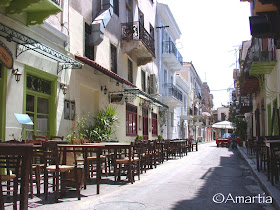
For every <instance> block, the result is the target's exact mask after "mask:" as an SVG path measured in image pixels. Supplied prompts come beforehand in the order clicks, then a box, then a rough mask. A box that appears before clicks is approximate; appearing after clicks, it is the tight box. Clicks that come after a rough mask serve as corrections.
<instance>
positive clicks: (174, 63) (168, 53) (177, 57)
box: [162, 41, 183, 71]
mask: <svg viewBox="0 0 280 210" xmlns="http://www.w3.org/2000/svg"><path fill="white" fill-rule="evenodd" d="M162 59H163V62H164V63H165V64H166V65H167V66H168V67H169V68H170V69H171V70H174V71H178V70H181V68H182V63H183V57H182V55H181V54H180V52H179V51H178V49H177V48H176V46H175V44H174V43H173V42H172V41H164V42H162Z"/></svg>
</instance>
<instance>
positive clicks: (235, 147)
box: [231, 139, 237, 149]
mask: <svg viewBox="0 0 280 210" xmlns="http://www.w3.org/2000/svg"><path fill="white" fill-rule="evenodd" d="M231 148H232V149H237V141H236V140H235V139H232V140H231Z"/></svg>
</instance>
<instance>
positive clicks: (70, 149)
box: [57, 144, 104, 194]
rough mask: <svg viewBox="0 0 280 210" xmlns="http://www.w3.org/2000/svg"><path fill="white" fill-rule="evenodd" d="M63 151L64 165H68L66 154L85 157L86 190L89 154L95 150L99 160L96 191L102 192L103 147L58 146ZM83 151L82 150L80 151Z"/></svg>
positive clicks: (85, 145) (84, 145) (94, 145)
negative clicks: (80, 153)
mask: <svg viewBox="0 0 280 210" xmlns="http://www.w3.org/2000/svg"><path fill="white" fill-rule="evenodd" d="M57 146H58V147H59V148H60V149H61V151H62V152H63V163H64V164H65V163H66V153H67V152H74V153H75V152H81V151H82V153H83V157H84V189H86V181H87V178H88V173H89V172H88V161H87V158H88V152H89V151H90V150H91V151H92V150H93V149H94V150H95V151H94V152H95V153H96V158H97V161H96V162H97V166H96V191H97V194H99V192H100V180H101V160H100V155H101V153H102V148H104V146H103V145H99V144H58V145H57ZM80 149H82V150H80Z"/></svg>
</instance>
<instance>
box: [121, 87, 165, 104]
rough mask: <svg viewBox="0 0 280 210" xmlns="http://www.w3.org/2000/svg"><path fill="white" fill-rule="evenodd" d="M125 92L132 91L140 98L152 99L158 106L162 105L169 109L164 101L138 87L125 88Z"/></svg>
mask: <svg viewBox="0 0 280 210" xmlns="http://www.w3.org/2000/svg"><path fill="white" fill-rule="evenodd" d="M124 92H127V93H131V94H133V95H136V96H138V97H139V98H143V99H144V100H147V101H151V102H152V103H153V104H154V105H156V106H160V107H164V108H166V109H168V106H167V105H165V104H164V103H162V102H160V101H159V100H157V99H155V98H153V97H152V96H150V95H149V94H147V93H145V92H143V91H142V90H139V89H137V88H136V89H125V90H124Z"/></svg>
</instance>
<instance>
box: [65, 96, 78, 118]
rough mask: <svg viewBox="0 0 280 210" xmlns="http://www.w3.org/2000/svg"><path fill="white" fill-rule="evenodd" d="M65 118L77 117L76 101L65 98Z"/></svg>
mask: <svg viewBox="0 0 280 210" xmlns="http://www.w3.org/2000/svg"><path fill="white" fill-rule="evenodd" d="M64 119H65V120H74V119H75V101H69V100H64Z"/></svg>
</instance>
